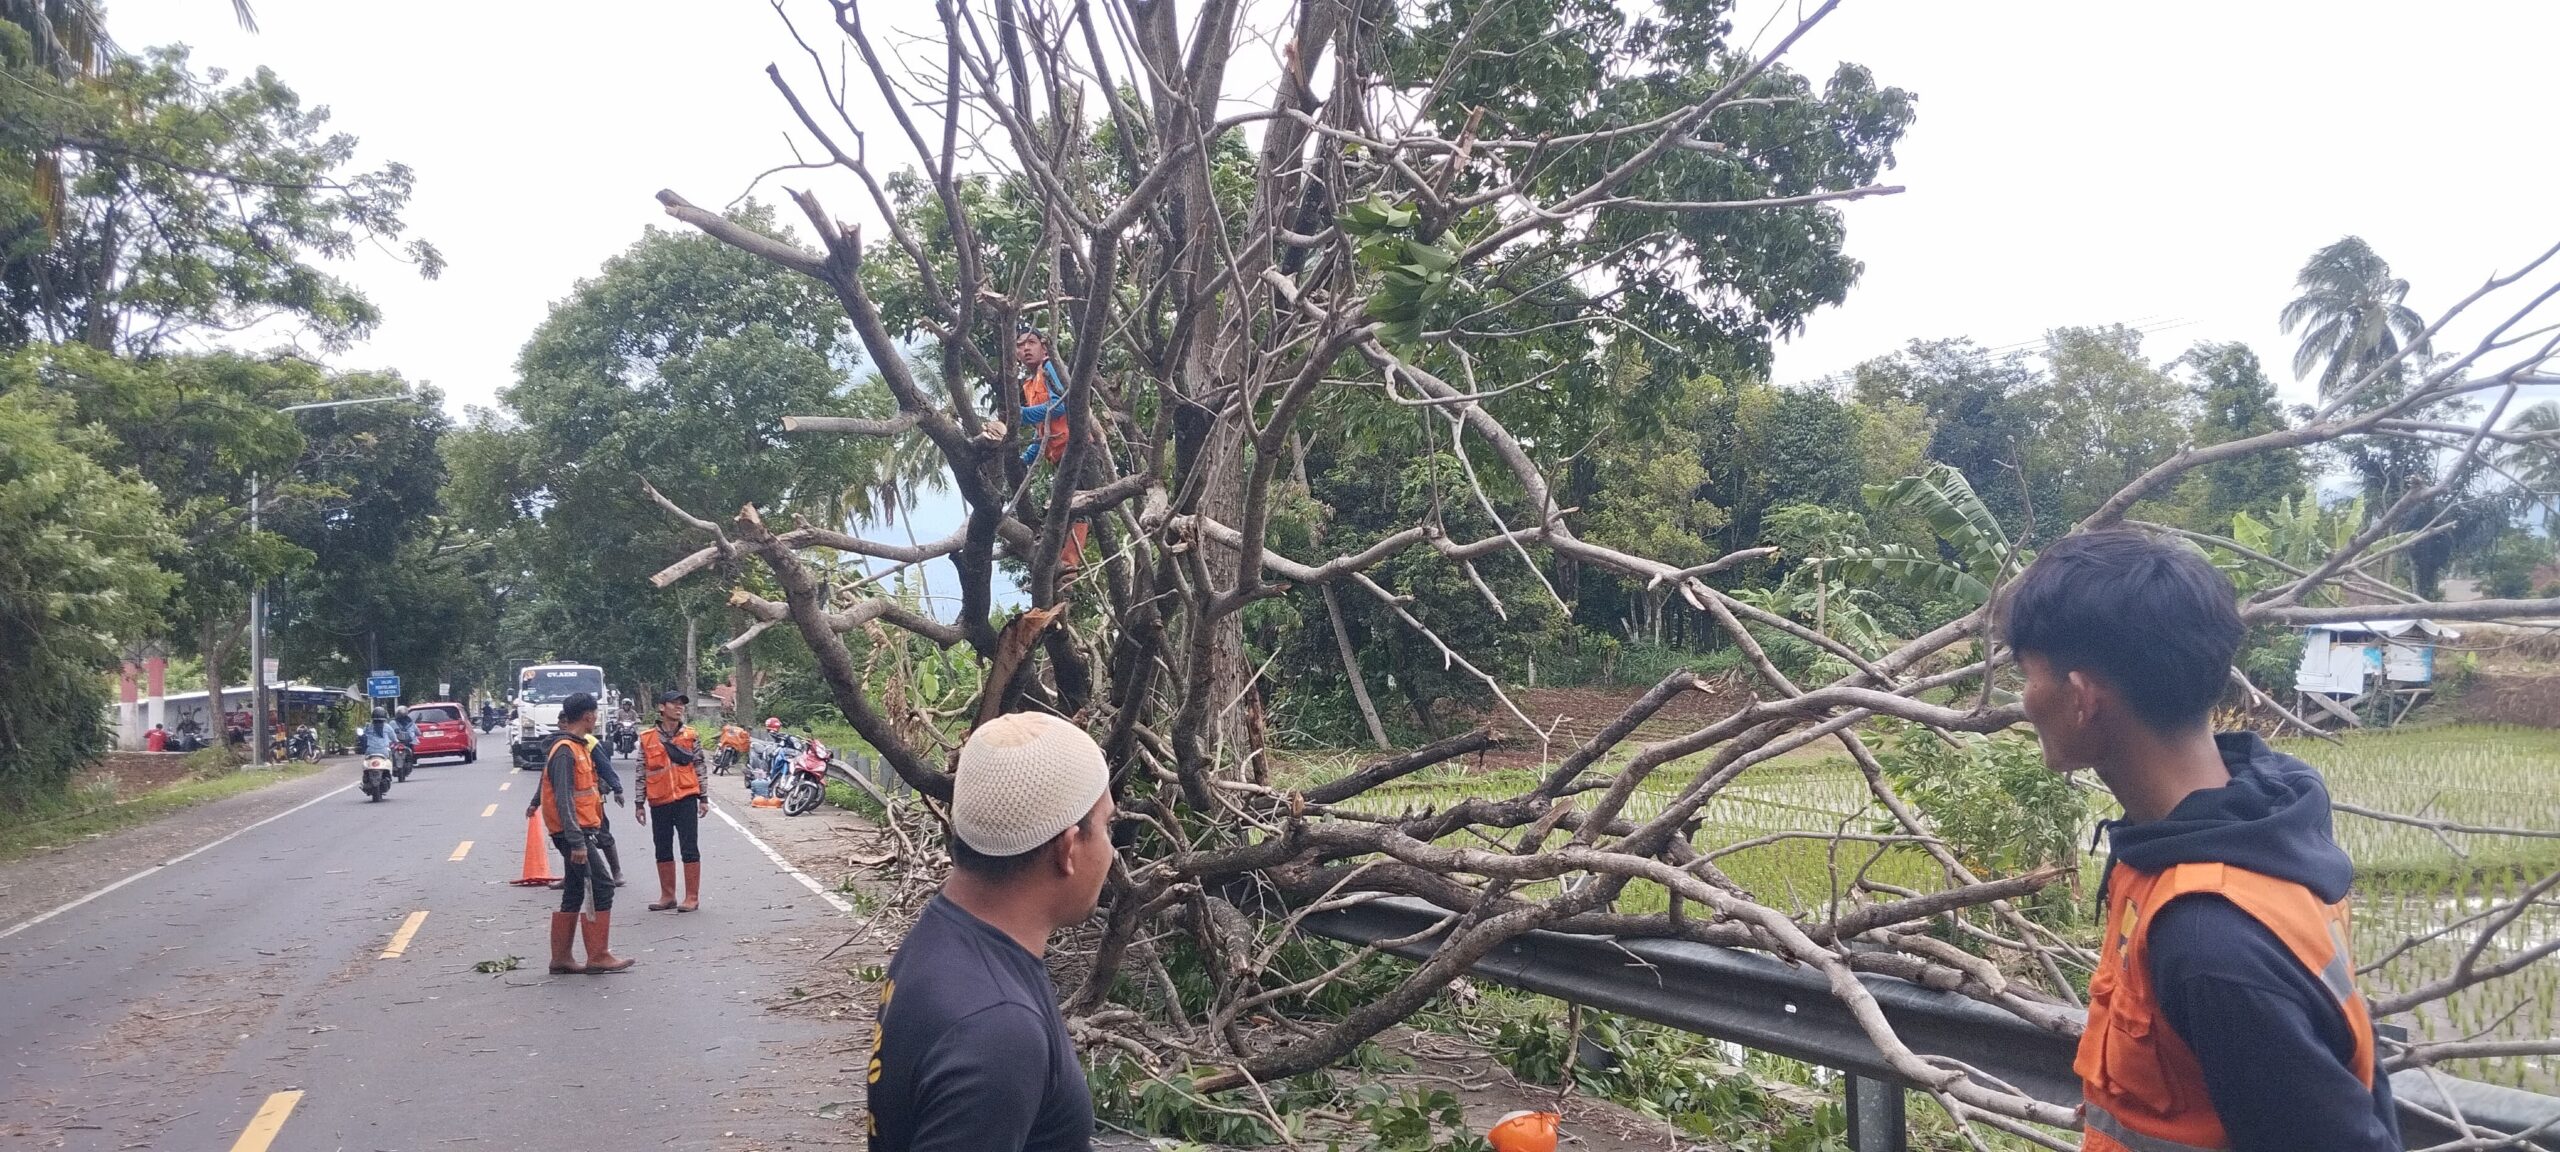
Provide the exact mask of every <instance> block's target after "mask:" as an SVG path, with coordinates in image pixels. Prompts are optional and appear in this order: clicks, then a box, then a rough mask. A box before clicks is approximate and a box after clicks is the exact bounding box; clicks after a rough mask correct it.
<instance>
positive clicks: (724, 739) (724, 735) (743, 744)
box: [720, 724, 755, 752]
mask: <svg viewBox="0 0 2560 1152" xmlns="http://www.w3.org/2000/svg"><path fill="white" fill-rule="evenodd" d="M754 741H755V737H753V736H751V735H749V734H748V733H747V730H746V729H744V728H740V727H738V726H737V725H735V724H723V725H721V726H720V746H721V747H723V748H727V749H731V750H733V751H738V752H744V751H746V750H747V749H748V748H749V747H751V746H752V745H753V743H754Z"/></svg>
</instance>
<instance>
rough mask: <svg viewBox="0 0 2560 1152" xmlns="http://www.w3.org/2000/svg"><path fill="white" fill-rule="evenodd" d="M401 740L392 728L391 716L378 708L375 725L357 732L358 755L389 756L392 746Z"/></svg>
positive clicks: (374, 712)
mask: <svg viewBox="0 0 2560 1152" xmlns="http://www.w3.org/2000/svg"><path fill="white" fill-rule="evenodd" d="M399 738H400V737H399V734H398V733H397V732H395V731H394V730H393V729H392V727H391V714H390V713H388V712H385V711H383V710H382V709H380V708H376V709H374V710H373V723H371V724H368V725H366V726H365V727H363V728H362V729H359V730H358V731H357V732H356V755H358V756H389V755H391V745H392V744H393V743H394V742H396V741H397V740H398V739H399Z"/></svg>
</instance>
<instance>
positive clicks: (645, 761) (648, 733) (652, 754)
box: [640, 724, 702, 804]
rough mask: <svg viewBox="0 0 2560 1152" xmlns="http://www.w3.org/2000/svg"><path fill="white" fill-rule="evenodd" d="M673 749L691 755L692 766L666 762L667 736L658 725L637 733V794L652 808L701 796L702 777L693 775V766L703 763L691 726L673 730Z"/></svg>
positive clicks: (700, 747)
mask: <svg viewBox="0 0 2560 1152" xmlns="http://www.w3.org/2000/svg"><path fill="white" fill-rule="evenodd" d="M676 747H678V748H682V749H684V750H685V751H687V752H691V753H693V757H694V760H693V764H678V763H676V762H675V761H674V760H672V759H669V758H668V756H667V745H666V735H665V734H664V733H662V732H660V731H658V726H657V725H655V724H652V725H650V726H648V727H647V728H643V729H641V730H640V792H641V794H642V795H644V796H647V797H648V798H649V802H650V803H651V804H673V803H675V802H676V801H678V800H685V799H690V798H692V797H695V796H700V795H702V776H701V774H700V773H698V772H695V771H694V764H700V763H702V746H701V742H700V741H699V740H697V739H696V738H695V737H694V735H693V727H692V725H686V726H685V727H683V728H679V729H677V730H676Z"/></svg>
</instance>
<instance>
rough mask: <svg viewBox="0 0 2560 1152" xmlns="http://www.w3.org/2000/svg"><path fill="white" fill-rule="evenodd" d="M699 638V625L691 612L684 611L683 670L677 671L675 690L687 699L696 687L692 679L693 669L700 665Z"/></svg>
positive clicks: (700, 635)
mask: <svg viewBox="0 0 2560 1152" xmlns="http://www.w3.org/2000/svg"><path fill="white" fill-rule="evenodd" d="M701 640H702V633H701V625H699V624H697V623H695V622H694V619H693V613H691V612H687V613H685V616H684V671H682V672H680V673H677V675H676V690H677V691H679V692H682V693H684V694H685V698H686V699H688V700H690V699H692V698H693V692H694V688H695V687H696V684H695V681H694V669H696V668H699V667H701V666H702V650H701V649H700V648H699V647H698V645H699V644H700V643H701Z"/></svg>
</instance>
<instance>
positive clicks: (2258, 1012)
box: [2000, 529, 2401, 1152]
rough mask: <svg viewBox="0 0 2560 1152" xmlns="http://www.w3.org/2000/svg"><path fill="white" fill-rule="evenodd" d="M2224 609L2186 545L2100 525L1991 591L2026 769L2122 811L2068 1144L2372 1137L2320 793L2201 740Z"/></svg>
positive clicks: (2366, 1031)
mask: <svg viewBox="0 0 2560 1152" xmlns="http://www.w3.org/2000/svg"><path fill="white" fill-rule="evenodd" d="M2236 599H2237V595H2236V593H2235V592H2234V591H2233V590H2232V586H2231V582H2230V580H2228V579H2227V578H2225V577H2224V576H2223V574H2222V573H2221V572H2220V571H2219V570H2217V569H2215V568H2214V566H2213V565H2212V564H2211V563H2210V562H2209V561H2207V560H2206V559H2205V558H2204V556H2203V555H2202V554H2201V553H2199V552H2197V551H2195V550H2194V549H2192V548H2190V547H2188V546H2186V545H2184V544H2180V543H2177V542H2175V541H2170V540H2166V539H2162V538H2158V537H2153V536H2150V535H2147V534H2144V533H2140V532H2134V531H2130V530H2122V529H2119V530H2113V531H2105V532H2091V533H2083V534H2080V535H2076V536H2069V537H2065V538H2063V539H2062V540H2060V541H2058V542H2056V543H2055V544H2054V545H2053V546H2052V547H2050V548H2047V549H2046V550H2045V551H2044V554H2043V555H2041V556H2039V557H2037V559H2036V561H2035V563H2034V564H2033V565H2031V566H2029V567H2028V569H2027V570H2026V572H2025V573H2024V574H2022V575H2021V576H2019V578H2018V580H2017V582H2016V583H2015V584H2013V585H2011V586H2010V588H2009V590H2008V592H2007V595H2006V598H2005V600H2004V602H2003V603H2002V605H2001V613H2000V615H2001V632H2002V637H2003V639H2005V640H2006V641H2007V642H2008V645H2009V647H2010V649H2011V651H2013V652H2015V653H2016V654H2017V660H2018V664H2019V667H2020V668H2021V669H2022V670H2023V671H2024V673H2025V676H2026V687H2025V692H2024V697H2023V702H2024V704H2025V708H2026V714H2027V720H2028V722H2029V723H2031V724H2033V725H2035V730H2036V736H2037V739H2038V740H2039V741H2040V742H2041V743H2042V745H2043V749H2044V761H2045V766H2046V767H2048V768H2051V769H2054V770H2056V771H2062V772H2068V771H2072V770H2075V769H2079V768H2084V767H2085V768H2094V769H2096V770H2097V774H2098V779H2100V780H2101V781H2104V782H2105V783H2106V785H2107V788H2108V789H2109V790H2110V791H2112V792H2114V793H2115V796H2116V799H2117V800H2118V801H2119V802H2121V803H2122V804H2123V805H2124V813H2125V814H2124V819H2122V820H2117V821H2112V822H2110V823H2109V825H2108V826H2107V828H2108V829H2109V840H2110V842H2109V848H2108V850H2109V854H2110V856H2111V859H2110V860H2109V861H2108V866H2107V872H2106V878H2105V880H2104V881H2103V882H2102V884H2101V886H2100V888H2099V900H2098V902H2099V905H2100V906H2101V908H2102V909H2103V915H2104V916H2105V921H2104V931H2105V938H2104V942H2103V943H2102V945H2101V947H2100V951H2099V957H2098V968H2097V971H2096V972H2095V973H2093V974H2092V976H2091V978H2090V981H2089V1020H2088V1025H2087V1027H2086V1029H2085V1030H2084V1031H2083V1032H2082V1033H2081V1036H2080V1052H2079V1058H2078V1059H2077V1060H2075V1061H2074V1062H2073V1065H2072V1067H2073V1069H2074V1070H2075V1071H2077V1072H2078V1073H2079V1074H2080V1081H2081V1093H2082V1099H2083V1106H2082V1109H2081V1119H2082V1122H2083V1124H2084V1125H2085V1126H2086V1135H2085V1138H2084V1139H2083V1141H2082V1147H2083V1148H2085V1149H2087V1150H2088V1152H2188V1150H2191V1149H2234V1150H2237V1152H2261V1150H2271V1149H2301V1148H2318V1149H2323V1150H2324V1152H2388V1150H2396V1149H2398V1148H2400V1147H2401V1143H2400V1134H2399V1121H2398V1118H2397V1116H2396V1115H2395V1113H2394V1110H2393V1105H2392V1099H2391V1082H2390V1081H2389V1080H2388V1079H2386V1078H2385V1077H2383V1076H2382V1075H2381V1073H2380V1071H2379V1069H2378V1068H2377V1066H2376V1064H2375V1059H2374V1037H2373V1022H2372V1018H2371V1012H2370V1009H2369V1008H2368V1007H2367V1005H2366V1004H2365V1000H2364V997H2363V995H2362V994H2360V993H2359V992H2358V991H2357V990H2356V984H2355V961H2354V959H2353V958H2352V957H2351V956H2350V955H2349V953H2348V949H2347V941H2348V938H2349V937H2348V934H2347V903H2346V901H2347V886H2348V883H2349V881H2350V880H2351V879H2353V877H2354V869H2353V867H2352V865H2350V863H2349V862H2348V860H2347V855H2346V853H2345V852H2344V851H2343V850H2341V849H2340V848H2339V847H2338V845H2337V842H2336V841H2335V840H2334V839H2332V838H2331V836H2330V830H2329V792H2328V787H2327V785H2326V784H2324V783H2323V782H2322V781H2321V779H2320V773H2319V772H2318V771H2317V770H2315V769H2313V768H2312V767H2311V766H2310V765H2308V764H2305V763H2303V762H2302V761H2300V760H2296V759H2294V758H2293V757H2290V756H2286V755H2284V754H2282V753H2279V752H2277V751H2275V750H2274V749H2271V748H2269V747H2268V746H2267V744H2266V742H2265V741H2263V740H2261V739H2259V738H2258V737H2257V736H2256V735H2255V734H2254V733H2249V732H2234V733H2227V734H2224V735H2220V736H2217V735H2215V734H2214V732H2213V730H2212V726H2211V723H2210V720H2211V715H2212V709H2213V706H2214V704H2215V703H2216V702H2217V701H2219V700H2221V698H2222V694H2223V691H2224V687H2225V684H2226V683H2227V681H2228V677H2229V675H2230V669H2231V660H2232V657H2233V656H2234V655H2235V654H2236V653H2237V652H2238V651H2239V648H2240V643H2241V640H2242V638H2243V634H2244V632H2245V627H2244V626H2243V625H2242V623H2241V621H2240V614H2239V612H2238V611H2237V609H2236V608H2235V605H2234V601H2235V600H2236ZM2135 621H2139V622H2140V627H2141V629H2142V635H2141V637H2140V638H2139V639H2135V638H2132V637H2129V636H2127V634H2126V631H2125V629H2126V627H2127V625H2128V624H2129V623H2130V622H2135Z"/></svg>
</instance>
